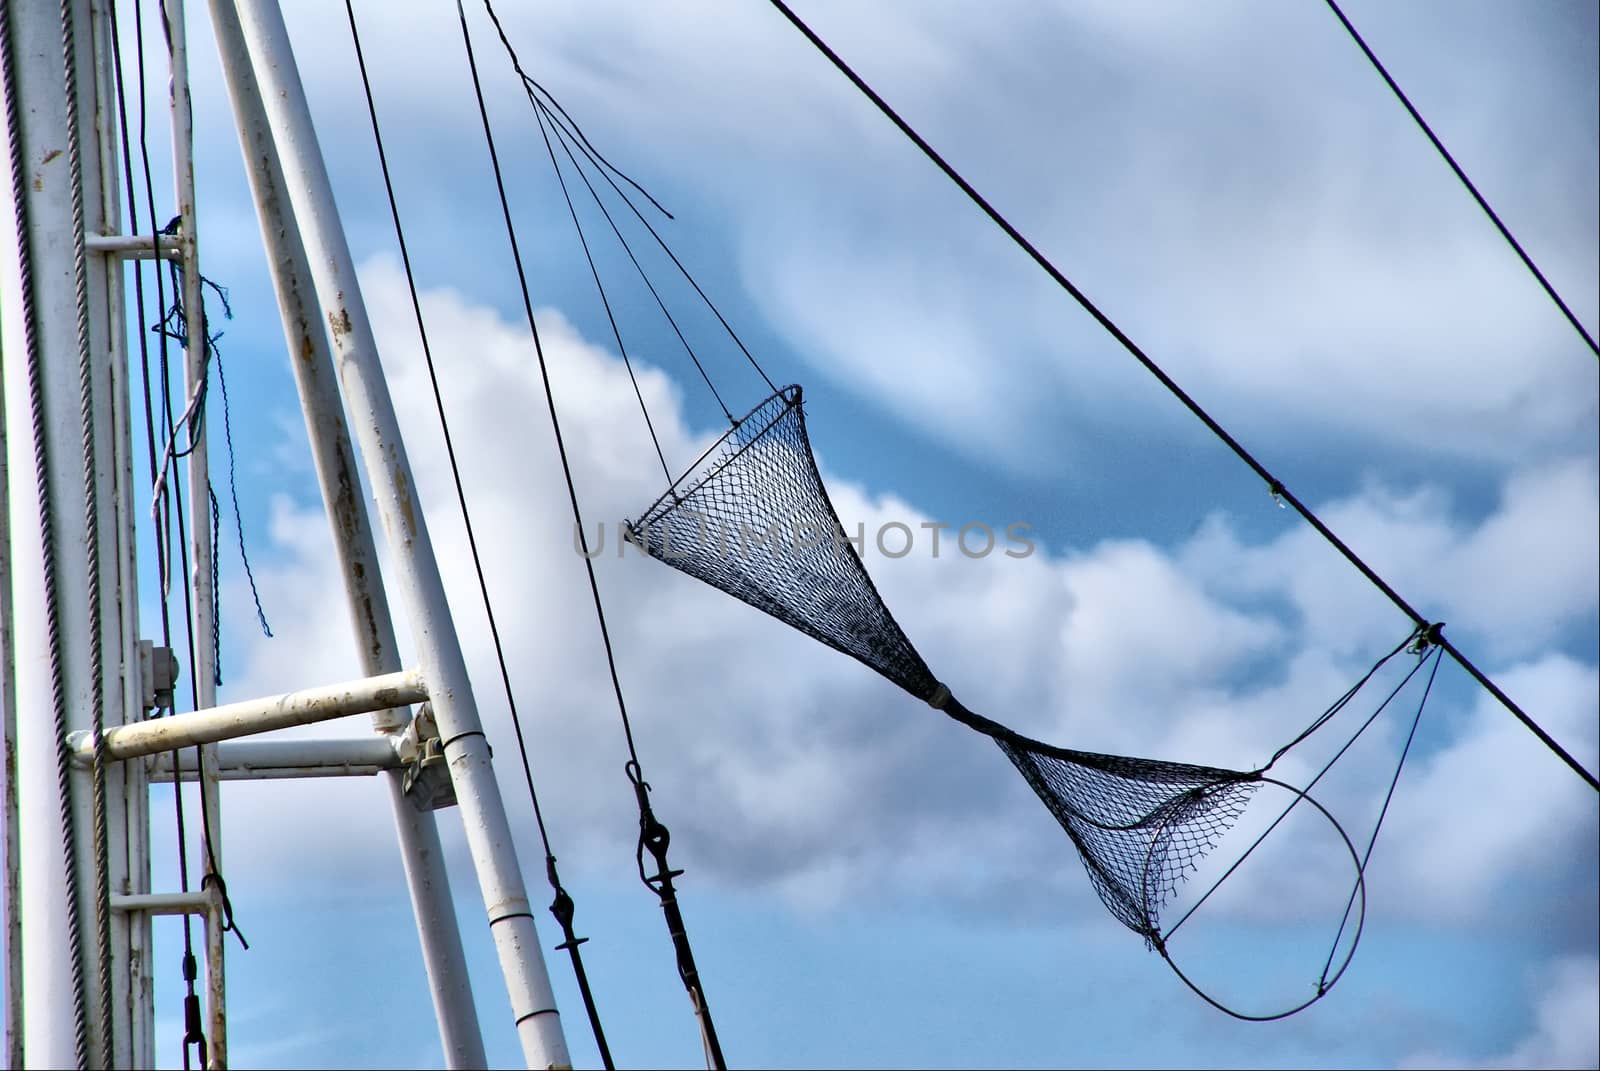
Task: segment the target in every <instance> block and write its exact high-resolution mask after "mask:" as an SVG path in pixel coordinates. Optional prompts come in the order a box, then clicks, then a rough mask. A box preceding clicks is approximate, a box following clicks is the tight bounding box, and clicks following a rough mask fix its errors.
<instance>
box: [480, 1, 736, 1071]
mask: <svg viewBox="0 0 1600 1071" xmlns="http://www.w3.org/2000/svg"><path fill="white" fill-rule="evenodd" d="M484 7H485V9H486V10H487V11H488V13H489V17H490V18H491V19H492V20H493V21H494V23H495V28H496V30H497V31H499V33H500V38H501V41H503V42H505V43H506V47H507V48H508V49H509V48H510V43H509V41H506V38H505V32H504V30H503V29H501V28H500V21H499V19H498V18H497V17H496V16H495V14H494V8H493V5H492V4H490V3H489V0H484ZM456 14H457V15H458V17H459V18H460V21H461V40H462V44H463V45H464V46H465V50H466V55H467V68H468V71H469V72H470V74H471V76H472V90H473V94H474V96H475V97H476V98H477V103H478V116H479V118H480V120H481V121H482V124H483V139H484V144H485V147H486V148H487V149H488V152H489V162H490V165H491V167H492V169H493V173H494V182H495V191H496V193H497V195H498V197H499V201H500V212H501V216H502V218H503V220H504V224H505V232H506V239H507V241H508V243H509V244H510V247H511V259H512V262H513V263H514V264H515V266H516V272H517V284H518V287H519V289H520V291H521V295H522V308H523V312H524V313H525V314H526V315H527V319H528V331H529V334H530V335H531V337H532V341H533V352H534V356H535V358H536V360H537V364H538V366H539V378H540V381H541V384H542V386H543V388H544V397H545V403H546V405H547V407H548V410H549V413H550V427H551V430H552V432H553V433H554V435H555V441H556V454H557V456H558V457H559V458H560V460H561V474H562V477H563V479H564V480H565V481H566V487H567V498H568V500H569V502H570V503H571V506H572V520H573V526H574V528H575V530H576V531H577V534H578V543H579V548H578V549H579V550H580V552H582V554H583V564H584V570H585V572H586V574H587V576H588V580H589V594H590V596H591V598H592V599H593V602H594V611H595V619H596V621H597V623H598V624H599V626H600V639H601V643H602V645H603V647H604V649H605V657H606V668H607V671H608V673H609V674H610V678H611V690H612V693H613V694H614V696H615V698H616V701H617V712H618V714H619V715H620V716H621V721H622V731H623V737H624V739H625V740H626V741H627V745H628V756H629V757H628V762H627V765H626V767H625V769H626V771H627V775H628V780H629V781H630V782H632V784H633V789H634V795H635V798H636V799H637V802H638V805H639V827H640V831H639V846H638V850H637V853H636V858H637V860H638V863H639V877H640V880H641V881H643V882H644V884H645V885H646V886H647V887H648V888H650V889H651V890H652V891H653V892H655V893H656V895H657V896H658V897H659V899H660V901H661V909H662V913H663V915H664V916H665V918H666V921H667V928H668V931H669V933H670V934H671V937H672V941H673V948H674V952H675V953H676V956H677V961H678V962H677V966H678V975H679V977H680V979H681V980H682V981H683V984H684V988H685V990H686V991H687V992H688V994H689V999H690V1003H691V1004H692V1006H693V1008H694V1013H695V1018H696V1019H697V1020H698V1022H699V1025H700V1036H701V1042H702V1044H703V1046H704V1048H705V1052H706V1060H707V1063H708V1065H710V1066H711V1067H714V1068H717V1069H719V1071H720V1069H723V1068H726V1067H727V1062H726V1061H725V1059H724V1058H723V1054H722V1046H721V1043H720V1042H719V1041H718V1039H717V1032H716V1028H715V1026H714V1025H713V1023H712V1019H711V1011H710V1008H709V1007H708V1006H707V1003H706V995H705V988H704V985H703V984H702V982H701V981H700V975H699V971H698V968H697V967H696V966H695V962H694V954H693V952H692V951H691V949H690V947H689V941H688V936H687V934H686V932H685V929H684V924H683V915H682V911H681V909H680V908H679V906H678V903H677V898H676V893H675V891H674V889H673V885H672V879H673V878H674V877H676V876H678V875H679V874H681V873H682V871H674V870H671V869H670V868H669V867H668V866H667V862H666V853H667V844H668V840H669V835H668V833H667V829H666V827H665V826H664V825H662V824H661V822H660V821H659V820H657V819H656V817H655V815H654V813H653V811H652V810H651V807H650V800H649V792H650V785H649V783H648V782H647V781H645V780H644V774H643V769H642V767H641V765H640V762H639V752H638V750H637V748H636V747H635V744H634V738H633V726H632V722H631V721H630V719H629V717H628V704H627V701H626V700H625V699H624V698H623V693H622V678H621V675H620V674H619V673H618V671H617V659H616V652H615V649H614V648H613V646H612V643H611V630H610V627H609V626H608V625H607V624H606V614H605V605H604V603H603V601H602V600H601V598H600V583H599V580H598V579H597V578H596V576H595V569H594V558H593V557H592V556H591V555H590V554H589V546H588V537H587V533H586V529H585V528H584V525H583V511H582V509H581V507H580V506H579V503H578V488H577V483H576V481H575V480H574V478H573V475H572V464H571V460H570V459H569V457H568V455H567V446H566V439H565V437H564V436H563V435H562V432H561V420H560V416H559V414H558V413H557V411H556V396H555V390H554V389H553V387H552V386H551V383H550V367H549V363H548V361H547V360H546V357H545V352H544V344H543V342H542V341H541V339H540V337H539V324H538V318H537V317H536V316H535V315H534V312H533V297H532V294H531V293H530V292H529V289H528V275H527V271H526V269H525V267H524V265H523V262H522V250H521V245H520V243H519V242H518V241H517V229H516V225H515V223H514V222H513V221H512V218H511V200H510V197H509V196H508V195H507V193H506V184H505V175H504V172H503V170H502V168H501V166H500V154H499V150H498V149H497V148H496V147H495V140H494V130H493V128H492V125H491V124H490V122H489V106H488V103H487V102H486V101H485V99H484V95H483V84H482V81H481V79H480V77H479V74H478V61H477V58H476V55H475V53H474V51H473V48H472V32H471V30H470V28H469V27H468V25H467V10H466V6H465V4H464V3H463V2H462V0H456ZM519 73H520V72H519ZM646 850H648V851H649V852H650V853H651V854H652V855H653V856H654V857H655V860H656V862H657V864H658V865H659V867H660V872H659V873H658V874H657V875H656V876H655V877H654V878H650V877H647V876H646V875H645V866H644V853H645V851H646Z"/></svg>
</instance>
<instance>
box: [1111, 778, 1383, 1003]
mask: <svg viewBox="0 0 1600 1071" xmlns="http://www.w3.org/2000/svg"><path fill="white" fill-rule="evenodd" d="M1256 781H1257V782H1258V783H1261V784H1268V785H1274V786H1276V787H1278V788H1281V789H1284V790H1285V791H1287V792H1290V793H1292V794H1293V795H1294V796H1295V801H1294V802H1293V803H1291V804H1290V805H1289V807H1290V808H1293V807H1295V806H1297V805H1299V803H1300V802H1301V801H1302V800H1303V801H1304V802H1306V803H1309V804H1311V806H1313V807H1315V808H1316V809H1317V810H1318V811H1319V812H1320V813H1321V814H1322V817H1324V818H1326V819H1327V820H1328V824H1329V825H1331V826H1332V827H1333V829H1334V832H1336V833H1338V834H1339V839H1340V840H1342V841H1344V846H1345V848H1346V849H1347V850H1348V851H1349V852H1350V864H1351V866H1352V867H1354V869H1355V872H1356V885H1355V891H1354V893H1353V894H1352V897H1353V898H1354V899H1357V900H1359V904H1360V911H1359V913H1358V914H1357V915H1356V925H1355V932H1354V935H1353V936H1352V937H1351V938H1350V947H1349V948H1348V949H1346V950H1345V954H1344V958H1343V959H1342V960H1340V961H1339V966H1338V968H1337V969H1336V970H1334V971H1332V972H1331V973H1329V974H1328V976H1327V977H1326V978H1325V979H1324V980H1322V981H1321V982H1319V983H1318V985H1317V991H1316V993H1315V994H1314V995H1313V996H1311V997H1309V998H1307V999H1306V1000H1303V1001H1301V1002H1300V1003H1299V1004H1296V1005H1295V1006H1294V1007H1292V1008H1288V1009H1286V1010H1284V1011H1278V1012H1272V1013H1270V1014H1266V1015H1252V1014H1249V1013H1246V1012H1241V1011H1239V1010H1237V1009H1235V1008H1230V1007H1228V1006H1227V1005H1226V1004H1224V1003H1222V1001H1220V1000H1218V999H1217V998H1216V997H1213V996H1212V995H1211V994H1209V993H1207V992H1206V991H1205V990H1203V989H1201V988H1200V987H1199V986H1198V985H1196V984H1195V982H1194V981H1193V980H1192V979H1191V978H1190V977H1189V976H1188V975H1186V974H1184V973H1183V971H1182V970H1181V969H1180V968H1179V967H1178V965H1177V963H1175V962H1174V961H1173V959H1172V956H1171V954H1170V953H1169V952H1168V951H1167V943H1166V940H1165V939H1164V938H1163V937H1162V936H1161V934H1160V931H1159V927H1157V926H1156V925H1155V924H1154V919H1153V918H1152V915H1151V912H1150V910H1149V905H1150V889H1149V874H1150V862H1151V859H1152V857H1153V856H1154V854H1155V850H1156V846H1157V845H1158V844H1160V843H1161V840H1162V834H1163V833H1164V832H1165V831H1166V826H1167V823H1168V822H1169V821H1171V816H1169V817H1168V818H1165V819H1163V820H1162V822H1161V825H1160V826H1158V827H1157V828H1156V835H1155V836H1154V837H1152V838H1151V840H1150V847H1149V848H1148V849H1147V850H1146V852H1145V887H1144V889H1143V890H1142V891H1143V892H1144V895H1145V917H1146V918H1147V919H1149V920H1150V922H1151V924H1150V930H1151V931H1152V932H1153V933H1154V934H1155V936H1154V937H1150V936H1149V934H1147V935H1146V936H1147V939H1149V940H1150V942H1151V945H1152V946H1153V947H1154V948H1155V950H1156V951H1157V952H1159V953H1160V954H1161V958H1162V959H1164V960H1166V963H1167V966H1168V967H1171V968H1172V973H1173V974H1176V975H1177V976H1178V980H1179V981H1181V982H1182V983H1183V984H1184V985H1186V986H1188V987H1189V988H1190V989H1191V990H1193V991H1194V994H1195V996H1197V997H1199V998H1200V999H1201V1000H1203V1001H1205V1002H1206V1003H1207V1004H1209V1005H1211V1006H1212V1007H1213V1008H1215V1009H1217V1010H1218V1011H1220V1012H1222V1013H1223V1014H1224V1015H1229V1016H1232V1017H1233V1018H1235V1019H1242V1020H1243V1021H1245V1022H1247V1023H1270V1022H1274V1021H1276V1020H1278V1019H1287V1018H1288V1017H1289V1016H1291V1015H1296V1014H1298V1013H1300V1012H1303V1011H1305V1010H1306V1009H1307V1008H1309V1007H1311V1005H1313V1004H1315V1003H1316V1002H1317V1001H1319V1000H1321V999H1322V998H1323V997H1325V996H1327V995H1328V994H1329V993H1330V992H1331V991H1332V990H1333V987H1334V986H1335V985H1336V984H1337V983H1338V981H1339V979H1340V978H1343V977H1344V972H1345V971H1346V970H1347V969H1348V968H1349V966H1350V961H1351V960H1352V959H1354V958H1355V954H1356V947H1357V946H1358V945H1360V944H1361V933H1362V930H1363V929H1364V928H1365V926H1366V922H1367V881H1366V876H1365V874H1364V873H1363V870H1362V866H1361V856H1360V855H1359V854H1358V853H1357V852H1356V846H1355V844H1354V843H1352V842H1351V840H1350V835H1349V834H1348V833H1346V832H1345V831H1344V827H1343V826H1342V825H1340V824H1339V820H1338V819H1337V818H1335V817H1334V816H1333V815H1332V814H1331V813H1330V812H1329V811H1328V809H1327V808H1326V807H1324V806H1323V805H1322V804H1320V803H1318V802H1317V800H1316V797H1314V796H1312V795H1311V794H1310V793H1309V792H1307V791H1305V790H1304V789H1299V788H1296V787H1294V786H1293V785H1291V784H1288V783H1286V782H1283V781H1279V780H1277V779H1276V778H1273V777H1257V778H1256ZM1284 814H1288V810H1285V811H1284ZM1224 880H1226V879H1224Z"/></svg>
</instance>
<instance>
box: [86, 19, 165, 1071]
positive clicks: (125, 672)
mask: <svg viewBox="0 0 1600 1071" xmlns="http://www.w3.org/2000/svg"><path fill="white" fill-rule="evenodd" d="M89 8H90V18H89V26H90V29H91V31H92V32H91V33H90V34H88V35H85V36H89V37H90V38H91V40H90V41H89V45H90V48H91V51H92V55H93V58H94V63H93V65H92V67H91V68H90V69H91V70H92V71H93V85H94V93H93V97H92V99H93V102H94V131H95V134H96V141H97V147H96V148H97V151H96V155H97V157H98V160H99V165H100V166H99V183H98V187H99V204H98V206H97V210H96V209H90V210H89V211H88V212H87V218H86V219H85V228H86V233H85V235H84V242H85V259H86V261H87V264H88V267H89V268H90V271H89V272H88V273H87V274H88V281H89V293H90V295H91V306H90V308H91V310H92V316H91V323H92V325H93V327H94V330H93V331H92V332H91V336H92V344H93V347H94V350H93V352H94V355H95V358H94V368H95V375H94V380H93V381H94V395H95V396H94V406H95V413H96V428H95V436H96V439H97V441H98V442H99V444H100V445H99V450H98V456H99V459H100V463H99V471H98V473H97V475H96V480H97V485H98V502H99V506H100V517H99V519H98V521H97V523H98V524H99V526H100V562H101V579H100V585H101V592H102V594H101V609H102V613H103V615H104V619H103V621H102V623H101V626H100V627H101V630H102V636H103V648H104V651H105V657H104V659H103V661H104V665H103V666H102V679H103V682H104V684H103V689H104V695H105V702H106V709H105V720H106V722H107V724H108V725H109V726H116V725H119V724H122V725H126V724H129V723H131V722H137V721H140V720H142V719H143V718H144V707H143V703H142V696H143V688H142V686H141V684H142V682H141V681H140V680H139V666H140V662H139V659H138V658H136V657H134V655H135V652H137V651H138V650H139V649H140V644H139V624H140V622H139V598H138V578H137V574H138V564H137V561H136V552H137V543H138V540H137V537H136V533H135V523H136V518H137V517H138V516H139V512H138V510H137V508H136V505H135V499H136V492H135V490H134V486H135V485H134V476H133V472H134V466H133V437H132V434H131V431H130V429H131V426H132V421H131V416H132V414H131V412H130V399H131V394H132V391H131V385H132V384H131V376H130V374H129V366H128V331H127V320H126V308H125V303H124V300H123V298H124V291H125V282H124V272H123V261H122V259H121V258H120V257H117V256H107V255H104V254H99V255H96V252H95V250H94V249H93V238H94V237H95V236H96V235H99V234H102V233H104V234H116V233H117V232H119V231H120V230H121V229H122V227H121V223H122V200H121V198H122V174H121V166H120V163H121V160H120V156H119V153H118V149H119V147H120V143H119V140H118V137H119V134H118V123H117V122H116V120H115V117H116V115H117V93H118V88H117V83H118V74H119V72H117V70H116V69H115V66H114V64H115V55H114V52H113V49H112V45H111V32H112V28H113V27H112V21H111V20H112V12H111V4H110V2H109V0H90V4H89ZM86 96H87V95H86ZM91 188H92V187H91ZM104 778H105V786H104V791H105V802H106V810H107V815H106V826H107V830H106V841H107V843H106V850H107V860H106V868H107V869H106V888H107V895H108V896H109V895H112V894H114V893H117V892H124V893H145V892H148V891H149V889H150V842H149V834H150V790H149V782H148V779H147V778H146V776H145V768H144V764H143V763H135V764H126V765H108V766H107V767H106V768H105V770H104ZM107 930H108V935H109V938H110V960H111V962H110V972H109V980H110V983H111V996H112V999H111V1001H110V1002H109V1008H110V1012H111V1021H110V1023H109V1024H108V1029H110V1031H111V1041H112V1046H111V1048H110V1054H111V1058H112V1062H113V1064H114V1065H115V1066H117V1067H136V1066H145V1067H148V1066H153V1063H154V1051H155V1050H154V1038H153V1033H154V1027H155V1006H154V984H153V979H152V977H151V963H150V952H151V928H150V921H149V918H148V917H134V916H128V915H119V914H116V913H112V914H111V915H110V917H109V920H108V922H107Z"/></svg>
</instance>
